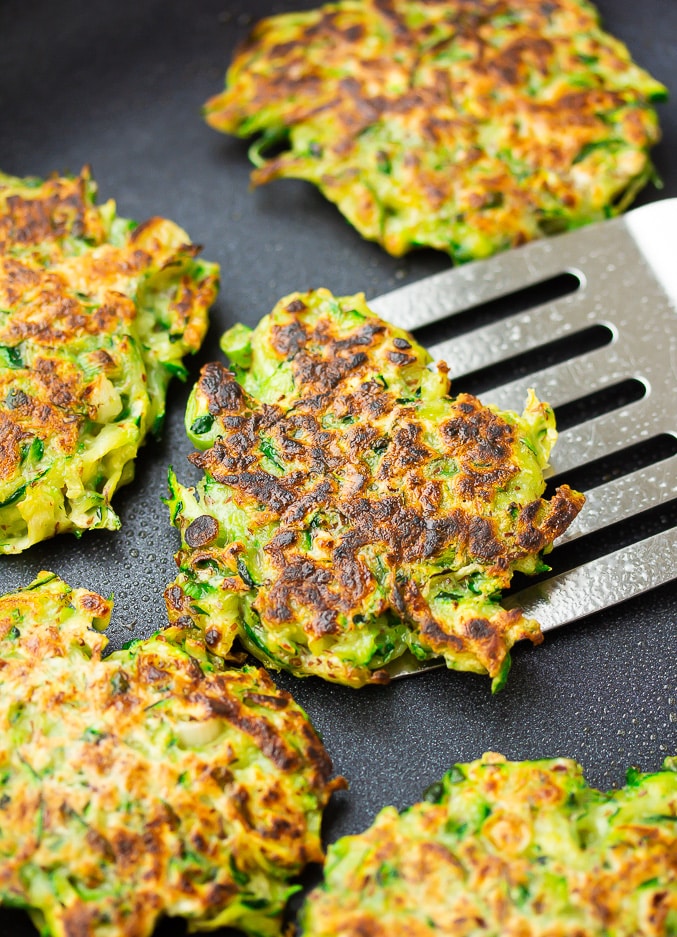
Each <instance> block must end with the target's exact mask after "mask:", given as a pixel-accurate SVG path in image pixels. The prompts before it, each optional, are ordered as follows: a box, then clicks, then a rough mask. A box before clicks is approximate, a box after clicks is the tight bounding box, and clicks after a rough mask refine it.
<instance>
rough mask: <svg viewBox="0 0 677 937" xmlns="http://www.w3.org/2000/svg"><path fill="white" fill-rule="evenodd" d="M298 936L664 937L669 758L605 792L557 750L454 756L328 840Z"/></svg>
mask: <svg viewBox="0 0 677 937" xmlns="http://www.w3.org/2000/svg"><path fill="white" fill-rule="evenodd" d="M301 923H302V927H301V930H302V934H303V937H367V935H368V937H381V935H383V937H386V935H387V937H427V935H430V937H439V935H448V937H480V935H492V937H493V935H498V934H500V935H501V937H609V935H611V934H613V935H614V937H669V935H672V934H675V933H677V759H675V758H671V759H668V760H667V761H666V762H665V766H664V769H663V770H662V771H658V772H656V773H653V774H640V773H639V772H638V771H636V770H631V771H630V772H628V780H627V786H626V787H624V788H623V789H621V790H614V791H610V792H608V793H604V792H602V791H598V790H594V789H593V788H590V787H588V785H587V784H586V782H585V780H584V778H583V774H582V771H581V768H580V767H579V765H577V764H576V763H575V762H573V761H570V760H568V759H565V758H557V759H553V760H548V761H524V762H508V761H506V760H505V759H504V758H503V757H502V756H500V755H494V754H487V755H485V756H484V758H482V759H481V760H480V761H475V762H472V763H470V764H459V765H456V766H455V767H454V768H452V769H451V771H449V772H448V773H447V774H446V775H445V777H444V778H443V780H442V781H441V782H440V783H439V784H437V785H433V788H431V789H430V790H429V791H428V792H427V794H426V801H424V802H423V803H419V804H416V805H415V806H413V807H411V808H409V809H408V810H405V811H403V812H402V813H401V814H398V813H397V811H396V810H395V808H394V807H386V808H385V809H384V810H382V811H381V813H379V815H378V816H377V817H376V820H375V821H374V823H373V825H372V826H371V827H370V829H368V830H367V831H366V832H364V833H362V834H361V835H358V836H348V837H345V838H343V839H341V840H339V841H338V842H337V843H335V844H334V845H332V846H331V847H330V848H329V851H328V856H327V861H326V864H325V881H324V884H323V885H321V886H320V887H319V888H318V889H316V890H315V891H314V892H312V893H311V895H310V896H309V899H308V901H307V903H306V905H305V906H304V908H303V910H302V912H301Z"/></svg>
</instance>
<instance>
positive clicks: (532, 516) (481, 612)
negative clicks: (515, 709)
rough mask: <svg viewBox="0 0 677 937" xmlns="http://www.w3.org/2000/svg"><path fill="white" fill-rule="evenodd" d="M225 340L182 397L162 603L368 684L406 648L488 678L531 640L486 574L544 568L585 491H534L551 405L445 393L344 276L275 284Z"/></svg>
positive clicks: (498, 676) (275, 662)
mask: <svg viewBox="0 0 677 937" xmlns="http://www.w3.org/2000/svg"><path fill="white" fill-rule="evenodd" d="M223 347H224V350H225V351H226V352H227V353H228V354H229V356H230V359H231V362H232V363H233V366H234V368H235V374H233V373H231V372H230V371H228V370H227V369H226V368H225V367H224V366H223V365H221V364H219V363H214V364H208V365H206V366H205V368H204V369H203V371H202V374H201V378H200V380H199V382H198V384H197V385H196V387H195V388H194V389H193V392H192V394H191V398H190V400H189V404H188V410H187V414H186V426H187V428H188V432H189V435H190V438H191V439H192V441H193V442H194V443H195V444H196V445H197V446H198V447H199V448H200V449H201V450H203V451H202V452H200V453H196V454H194V455H193V456H191V461H192V462H193V463H194V464H195V465H196V466H198V467H199V468H201V469H203V470H204V472H205V477H204V479H203V480H202V481H201V482H200V484H199V485H198V487H197V490H193V489H188V488H184V487H183V486H181V485H180V484H179V483H178V482H177V480H176V477H175V476H174V474H173V473H170V498H169V505H170V510H171V517H172V521H173V523H174V524H175V525H176V526H177V527H178V528H179V529H180V531H181V550H180V552H179V553H178V554H177V563H178V565H179V567H180V569H181V573H180V575H179V577H178V578H177V580H176V581H175V582H174V583H173V584H172V585H171V586H170V587H169V588H168V589H167V592H166V599H167V605H168V609H169V615H170V619H171V620H173V621H175V622H177V623H182V622H185V623H187V624H193V623H194V624H197V625H199V626H200V627H201V628H202V629H203V630H204V631H205V634H206V641H207V644H208V646H209V648H210V650H211V651H212V652H214V653H215V654H218V655H221V656H223V657H228V655H229V654H230V652H231V646H232V644H233V641H234V639H235V638H236V637H239V638H240V640H241V641H242V643H243V644H244V645H245V646H246V648H247V649H248V650H249V651H251V653H252V654H254V655H255V656H256V657H258V658H259V659H260V660H262V661H263V662H264V663H265V664H267V665H268V666H270V667H273V668H278V669H279V668H281V667H282V668H285V669H288V670H290V671H292V672H293V673H295V674H297V675H305V674H317V675H319V676H322V677H324V678H326V679H328V680H334V681H337V682H340V683H346V684H351V685H353V686H361V685H362V684H364V683H368V682H384V681H387V679H388V675H387V673H386V672H385V671H384V670H383V668H384V667H385V665H386V664H388V663H389V662H390V661H393V660H395V659H396V658H398V657H400V656H401V655H402V654H404V653H405V652H406V651H410V652H411V653H413V654H414V655H415V656H416V657H417V658H419V659H426V658H431V657H436V656H442V657H444V658H445V660H446V662H447V664H448V666H449V667H452V668H455V669H458V670H470V671H474V672H477V673H488V674H490V676H491V677H492V678H493V687H494V689H498V688H500V686H501V685H502V684H503V682H504V681H505V678H506V676H507V672H508V668H509V663H510V656H509V650H510V647H511V646H512V645H513V644H514V642H515V641H517V640H519V639H520V638H530V639H531V640H532V641H533V642H534V643H537V642H538V641H540V640H541V634H540V630H539V627H538V624H537V623H536V622H535V621H533V620H530V619H525V618H524V617H523V615H522V613H521V612H520V610H519V609H514V610H511V611H506V610H504V609H503V608H502V607H501V606H500V605H499V598H500V592H501V590H502V589H505V588H506V587H507V586H508V585H509V584H510V580H511V577H512V574H513V572H514V571H516V570H519V571H520V572H523V573H534V572H538V571H539V570H541V569H543V568H544V566H543V564H542V561H541V558H540V555H541V552H542V551H543V550H547V549H548V548H549V546H550V545H551V544H552V541H553V540H554V539H555V538H556V537H557V536H558V535H559V534H560V533H562V532H563V531H564V529H565V528H566V527H567V526H568V524H569V523H570V521H571V520H572V519H573V517H574V516H575V515H576V514H577V512H578V510H579V509H580V507H581V505H582V502H583V496H582V495H579V494H578V493H576V492H573V491H571V489H569V488H568V487H567V486H563V487H561V488H559V489H558V490H557V492H556V494H555V495H554V496H553V498H552V499H551V500H550V501H546V500H543V499H542V498H541V495H542V494H543V490H544V487H545V485H544V481H543V468H544V466H545V465H546V462H547V459H548V454H549V452H550V448H551V446H552V444H553V442H554V439H555V436H556V432H555V429H554V416H553V413H552V410H551V409H550V408H549V407H548V406H547V405H546V404H542V403H539V402H538V401H537V400H536V398H535V397H534V395H533V394H530V396H529V400H528V402H527V407H526V409H525V411H524V414H523V415H522V416H518V415H517V414H516V413H512V412H500V411H498V410H497V409H496V408H494V407H491V406H483V405H482V404H481V403H480V402H479V400H477V399H476V398H475V397H472V396H469V395H468V394H460V395H459V396H458V397H450V396H449V393H448V391H449V379H448V377H447V367H446V365H444V364H440V365H438V366H437V368H436V369H435V370H431V369H430V368H429V367H428V364H429V362H430V356H429V355H428V353H427V352H426V351H425V350H424V349H423V348H422V347H421V346H420V345H418V344H417V343H416V342H415V341H414V339H413V338H412V337H411V335H409V334H408V333H406V332H404V331H403V330H402V329H398V328H395V327H394V326H391V325H388V324H387V323H386V322H384V321H383V320H382V319H380V318H378V317H377V316H376V315H374V314H373V313H372V312H371V311H370V310H369V308H368V307H367V305H366V303H365V301H364V297H363V296H362V295H361V294H360V295H357V296H348V297H343V298H341V299H336V298H335V297H333V296H332V295H331V294H330V293H329V292H328V291H327V290H316V291H312V292H309V293H303V294H301V293H297V294H294V295H291V296H288V297H286V299H283V300H281V302H280V303H279V304H278V305H277V306H276V308H275V309H274V310H273V312H272V313H271V314H270V315H269V316H266V317H265V318H264V319H263V320H262V321H261V322H260V324H259V325H258V327H257V328H256V330H255V331H254V332H251V330H249V329H246V328H245V327H243V326H236V327H235V328H234V329H232V330H231V331H230V332H229V333H226V336H225V337H224V340H223ZM546 568H547V567H546Z"/></svg>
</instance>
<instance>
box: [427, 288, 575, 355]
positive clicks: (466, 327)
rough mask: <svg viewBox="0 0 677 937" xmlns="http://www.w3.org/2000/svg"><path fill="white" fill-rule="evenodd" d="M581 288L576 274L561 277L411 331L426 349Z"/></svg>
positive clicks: (441, 316)
mask: <svg viewBox="0 0 677 937" xmlns="http://www.w3.org/2000/svg"><path fill="white" fill-rule="evenodd" d="M580 287H581V280H580V278H579V277H578V276H576V274H574V273H571V272H567V273H560V274H558V275H557V276H554V277H549V278H548V279H547V280H542V281H541V282H539V283H534V284H532V285H531V286H526V287H524V288H523V289H519V290H515V291H514V292H511V293H506V294H505V295H504V296H499V297H498V298H497V299H492V300H490V301H489V302H485V303H479V304H476V305H473V306H469V307H468V308H467V309H464V310H462V311H461V312H452V313H450V314H447V315H444V313H442V314H441V315H440V318H439V319H437V320H436V321H435V322H431V323H429V324H428V325H423V326H421V327H420V328H417V329H414V330H413V334H414V336H415V337H416V340H417V341H419V342H421V344H422V345H425V346H426V347H428V346H430V345H435V344H437V343H438V342H441V341H444V340H445V339H449V338H454V337H455V336H457V335H464V334H465V333H466V332H472V331H474V330H475V329H478V328H481V327H482V326H484V325H490V324H491V323H493V322H500V321H501V319H507V318H508V316H512V315H516V314H518V313H520V312H526V311H527V310H528V309H534V308H535V307H536V306H543V305H545V304H546V303H551V302H554V301H555V300H557V299H562V297H564V296H568V295H570V294H571V293H575V292H576V290H578V289H580Z"/></svg>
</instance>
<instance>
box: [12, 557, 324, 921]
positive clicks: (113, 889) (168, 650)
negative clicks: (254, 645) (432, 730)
mask: <svg viewBox="0 0 677 937" xmlns="http://www.w3.org/2000/svg"><path fill="white" fill-rule="evenodd" d="M111 607H112V603H111V602H109V601H107V600H105V599H103V598H102V597H101V596H99V595H96V594H94V593H91V592H88V591H86V590H84V589H71V588H70V587H69V586H67V585H66V583H64V582H63V581H62V580H60V579H58V578H57V577H56V576H55V575H54V574H52V573H41V574H40V576H39V577H38V579H37V580H36V581H35V582H33V583H32V584H31V585H30V586H28V587H27V588H26V589H24V590H21V591H19V592H17V593H14V594H11V595H5V596H0V817H1V819H2V822H1V823H0V904H8V905H10V906H12V907H21V908H26V909H27V910H28V911H29V913H30V914H31V917H32V919H33V920H34V922H35V924H36V926H37V927H38V929H39V930H40V933H41V934H44V935H45V937H81V935H82V937H85V935H86V937H149V935H150V934H152V932H153V930H154V927H155V924H156V923H157V921H158V920H159V919H160V917H162V916H163V915H169V916H181V917H185V918H188V920H189V922H190V928H191V930H213V929H215V928H218V927H222V926H223V927H225V926H233V927H237V928H240V929H242V930H243V931H245V932H246V933H249V934H252V935H257V937H260V935H263V937H268V935H270V937H274V935H277V934H279V933H280V919H281V915H282V910H283V908H284V905H285V902H286V900H287V897H288V896H289V895H290V894H293V893H294V892H295V891H296V890H297V888H296V886H295V885H293V884H291V880H292V879H293V878H294V877H295V876H297V875H298V874H299V873H300V871H301V870H302V868H303V867H304V866H305V865H306V863H308V862H318V861H321V859H322V848H321V843H320V822H321V815H322V810H323V808H324V806H325V804H326V803H327V800H328V799H329V796H330V795H331V792H332V790H334V789H336V787H340V786H342V784H343V782H342V780H341V779H336V780H331V762H330V760H329V757H328V755H327V753H326V752H325V750H324V748H323V746H322V743H321V742H320V740H319V738H318V736H317V735H316V734H315V732H314V730H313V728H312V726H311V725H310V723H309V721H308V718H307V716H306V715H305V713H304V712H303V711H302V710H301V709H300V708H299V707H298V706H297V705H296V704H295V703H294V701H293V699H292V698H291V696H290V695H289V694H288V693H285V692H284V691H281V690H278V689H277V687H276V686H275V685H274V684H273V682H272V681H271V680H270V678H269V677H268V676H267V674H266V673H265V671H263V670H258V669H256V668H251V667H249V668H244V669H242V670H236V671H223V670H222V671H216V670H215V669H214V668H213V667H212V666H211V664H210V663H209V660H208V658H207V654H206V651H205V647H204V641H203V638H202V636H201V635H200V634H199V633H198V632H196V631H193V632H192V633H191V632H186V631H182V632H180V633H178V634H177V632H176V631H174V630H172V629H170V630H168V631H165V632H164V633H162V634H159V635H156V636H155V637H153V638H150V639H149V640H146V641H137V642H135V643H133V644H132V645H131V646H130V647H129V648H127V649H126V650H122V651H116V652H114V653H113V654H111V655H110V656H108V657H106V658H104V657H102V654H103V651H104V649H105V647H106V643H107V641H106V638H105V637H104V636H103V635H102V634H100V633H98V632H99V630H100V629H101V628H102V627H105V625H106V624H107V622H108V618H109V616H110V612H111ZM92 624H93V625H94V626H95V628H96V629H98V630H93V629H92Z"/></svg>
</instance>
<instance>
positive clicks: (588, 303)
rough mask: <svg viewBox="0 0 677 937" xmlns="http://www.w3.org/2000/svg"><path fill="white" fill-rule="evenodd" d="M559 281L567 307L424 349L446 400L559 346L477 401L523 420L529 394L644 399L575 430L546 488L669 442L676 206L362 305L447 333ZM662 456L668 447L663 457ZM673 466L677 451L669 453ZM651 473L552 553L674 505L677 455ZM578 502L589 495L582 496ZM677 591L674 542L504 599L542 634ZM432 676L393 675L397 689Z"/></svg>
mask: <svg viewBox="0 0 677 937" xmlns="http://www.w3.org/2000/svg"><path fill="white" fill-rule="evenodd" d="M562 274H568V275H569V276H570V277H573V278H575V282H576V283H577V288H576V289H574V290H573V292H570V293H569V294H568V295H566V296H562V297H560V298H558V299H555V300H553V301H550V302H545V303H541V304H540V305H536V306H530V307H528V308H524V309H522V310H521V311H520V312H517V313H513V314H511V315H508V316H507V317H504V318H502V319H500V321H498V322H493V323H491V324H489V325H483V326H481V327H479V328H476V329H473V330H472V331H469V332H466V333H464V334H462V335H460V336H457V337H454V338H451V339H448V340H445V341H442V342H440V343H438V344H436V345H433V346H432V347H431V349H430V350H431V353H432V355H433V357H434V358H438V359H439V358H443V359H444V360H445V361H446V362H447V363H448V365H449V366H450V373H451V377H452V379H453V388H452V389H455V390H457V391H459V390H462V389H463V376H464V375H469V374H471V373H475V372H478V371H480V370H482V371H483V373H484V374H485V375H486V370H484V369H487V368H491V367H492V366H497V365H500V366H502V367H503V366H504V365H505V362H508V361H510V360H511V359H514V358H516V357H517V356H520V355H523V354H524V353H525V352H526V351H530V352H534V353H535V355H536V356H537V355H538V350H539V349H541V348H543V347H544V346H546V345H547V346H552V344H553V343H554V342H557V341H558V340H560V339H567V342H568V345H567V347H568V348H569V349H571V348H573V349H574V351H573V353H570V354H569V356H568V357H567V358H566V360H563V361H560V362H559V363H557V364H554V365H552V366H549V367H546V368H542V369H540V370H535V371H533V372H532V373H530V374H529V375H528V376H526V377H519V378H518V379H516V380H512V381H510V382H509V383H507V384H505V383H504V384H502V385H501V386H496V387H490V389H488V390H486V391H484V392H483V393H482V398H483V400H485V402H493V403H496V404H498V405H499V406H501V407H504V408H511V409H517V410H521V408H522V406H523V404H524V400H525V397H526V393H527V389H528V388H529V387H533V388H534V389H535V390H536V393H537V395H538V396H539V398H540V399H541V400H547V401H548V403H550V404H551V405H552V406H553V407H554V408H555V409H556V410H557V409H558V408H561V407H563V406H565V405H569V404H572V403H573V402H574V401H576V402H577V403H578V404H579V407H578V409H579V411H580V412H583V413H584V411H585V401H586V398H590V397H591V396H592V395H593V394H598V393H603V392H605V391H612V390H613V389H614V388H616V387H619V386H621V385H623V384H624V382H628V381H633V382H634V383H635V385H639V386H640V388H641V391H642V392H641V394H640V395H639V396H640V399H636V400H634V401H633V402H631V403H627V404H625V405H621V406H619V407H617V408H615V409H614V408H612V409H610V410H608V411H607V412H604V413H602V414H601V415H597V416H593V417H592V418H585V417H583V419H582V420H581V421H579V422H578V423H577V424H576V425H574V426H573V427H572V428H570V429H566V430H565V431H563V432H561V433H560V436H559V439H558V441H557V444H556V446H555V449H554V452H553V457H552V474H556V475H560V474H561V475H563V476H564V479H565V480H566V475H567V473H570V472H572V471H573V470H575V469H579V468H580V467H582V466H585V465H586V464H590V463H593V462H595V461H597V460H600V459H604V458H607V457H611V456H614V455H617V454H619V453H623V452H624V451H625V450H631V449H632V448H633V447H636V446H637V445H638V444H644V447H645V448H647V447H648V448H649V450H650V449H651V443H652V441H654V440H656V441H657V440H659V439H665V438H666V437H668V438H672V439H673V440H674V439H677V413H676V410H677V390H676V388H677V199H666V200H664V201H659V202H654V203H652V204H649V205H646V206H644V207H642V208H638V209H635V210H633V211H631V212H628V213H627V214H626V215H624V216H622V217H619V218H616V219H614V220H612V221H605V222H600V223H598V224H593V225H590V226H588V227H585V228H581V229H579V230H578V231H575V232H569V233H566V234H561V235H558V236H555V237H552V238H548V239H544V240H540V241H534V242H533V243H531V244H528V245H526V246H524V247H521V248H518V249H516V250H512V251H508V252H506V253H503V254H499V255H497V256H495V257H492V258H490V259H488V260H484V261H479V262H475V263H472V264H467V265H466V266H462V267H457V268H454V269H452V270H449V271H445V272H444V273H440V274H437V275H435V276H432V277H429V278H427V279H425V280H422V281H419V282H417V283H413V284H411V285H408V286H404V287H402V288H400V289H397V290H394V291H393V292H391V293H387V294H386V295H384V296H380V297H378V298H377V299H373V300H371V301H370V305H371V307H372V308H373V309H374V310H375V311H376V312H377V313H379V314H380V315H382V316H383V317H384V318H387V319H389V320H390V321H391V322H393V323H395V324H396V325H398V326H401V327H403V328H406V329H408V330H410V331H414V332H415V331H416V330H419V329H421V328H423V327H426V326H430V325H432V324H433V323H439V322H441V321H443V322H444V323H446V324H447V325H449V326H450V327H451V328H452V329H453V326H454V321H455V320H456V318H457V317H458V316H460V315H461V314H463V313H466V312H467V311H468V310H469V309H475V307H477V310H478V312H479V311H480V310H481V308H482V307H483V306H484V305H485V304H487V303H489V302H492V301H494V300H497V299H500V298H502V297H507V296H509V295H511V294H515V293H516V292H520V291H523V290H525V289H526V288H529V287H536V286H537V285H539V284H544V283H546V282H547V281H552V280H553V278H556V277H559V276H560V275H562ZM591 328H592V329H594V328H597V329H598V330H599V329H600V328H601V329H603V330H604V333H605V334H606V336H607V340H606V344H603V345H602V347H596V348H594V349H592V350H589V351H584V350H581V351H580V352H579V351H578V350H577V349H576V341H577V337H578V336H581V337H582V336H583V335H584V334H586V333H588V334H589V330H590V329H591ZM662 449H663V450H664V449H665V447H664V446H663V447H662ZM673 449H674V453H677V445H676V446H674V447H673ZM656 451H657V456H656V460H655V461H650V460H649V464H645V465H644V466H643V467H641V468H639V469H636V470H634V471H630V472H629V473H628V474H624V475H621V477H617V478H614V479H613V480H610V481H607V482H605V483H602V484H599V485H597V486H596V487H592V488H591V489H590V490H587V491H585V494H586V497H587V503H586V505H585V507H584V508H583V511H582V512H581V514H580V515H579V517H578V518H577V519H576V521H575V522H574V524H573V525H572V526H571V528H570V529H569V530H568V531H567V533H566V534H565V536H564V537H562V538H561V539H560V541H558V543H557V544H556V545H555V550H554V552H553V553H552V554H550V557H549V562H552V563H553V565H554V566H555V567H556V565H557V563H556V554H557V549H558V547H560V548H561V546H562V544H564V543H567V542H571V541H573V540H575V539H576V538H580V537H583V536H587V535H589V534H592V533H594V532H596V531H600V530H602V529H603V528H605V527H607V526H609V525H611V524H615V523H617V522H619V521H627V520H629V519H632V518H634V517H636V516H637V515H640V514H641V513H642V512H645V511H647V510H649V509H651V508H655V507H658V506H660V505H665V504H667V503H668V502H669V501H671V500H672V499H674V498H675V497H677V454H668V455H667V456H666V455H665V454H664V452H663V457H661V455H660V454H658V453H659V451H660V447H658V446H657V447H656ZM582 487H583V489H584V490H585V485H583V486H582ZM675 578H677V528H675V527H672V528H670V529H667V530H662V531H660V532H659V533H657V534H654V535H653V536H650V537H646V538H645V539H642V540H639V541H637V542H634V543H631V544H629V545H627V546H624V547H622V548H621V549H618V550H613V551H612V552H608V553H606V554H605V555H603V556H601V557H598V558H596V559H594V560H591V561H590V562H587V563H584V564H582V565H579V566H575V567H574V568H572V569H569V570H567V571H566V572H563V573H560V574H558V575H554V576H552V577H551V578H550V579H546V580H544V581H539V582H538V584H536V585H534V586H530V587H528V588H526V589H524V590H523V591H521V592H519V593H516V594H514V595H511V596H510V597H509V598H508V599H507V600H506V602H505V605H506V607H510V606H513V605H519V606H520V607H521V608H522V609H523V610H524V612H525V614H527V615H529V616H532V617H534V618H536V619H537V620H538V621H540V623H541V626H542V628H543V630H544V631H547V630H550V629H552V628H557V627H559V626H560V625H564V624H567V623H568V622H572V621H575V620H576V619H579V618H583V617H584V616H586V615H590V614H592V613H593V612H596V611H599V610H601V609H603V608H607V607H609V606H612V605H615V604H617V603H619V602H622V601H624V600H626V599H629V598H631V597H632V596H635V595H638V594H639V593H642V592H644V591H645V590H648V589H652V588H654V587H656V586H659V585H662V584H663V583H666V582H669V581H670V580H672V579H675ZM430 666H439V664H437V663H436V662H427V663H423V664H419V663H416V662H411V663H407V664H402V663H399V662H398V663H396V664H395V666H394V667H393V676H405V675H407V674H408V673H413V672H416V671H418V670H421V669H427V668H428V667H430Z"/></svg>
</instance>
